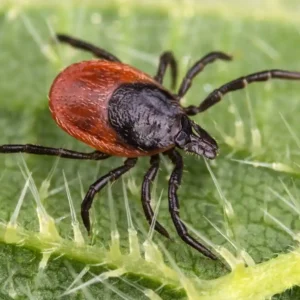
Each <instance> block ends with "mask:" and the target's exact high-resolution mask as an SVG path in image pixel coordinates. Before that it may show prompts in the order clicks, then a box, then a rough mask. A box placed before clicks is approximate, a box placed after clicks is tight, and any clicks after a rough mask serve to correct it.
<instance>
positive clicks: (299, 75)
mask: <svg viewBox="0 0 300 300" xmlns="http://www.w3.org/2000/svg"><path fill="white" fill-rule="evenodd" d="M271 78H274V79H287V80H300V72H289V71H285V70H267V71H262V72H257V73H253V74H250V75H247V76H243V77H240V78H238V79H235V80H232V81H230V82H228V83H226V84H224V85H222V86H221V87H220V88H218V89H216V90H214V91H213V92H211V93H210V94H209V95H208V96H207V97H206V98H205V99H204V100H203V101H202V103H201V104H200V105H199V106H194V105H191V106H188V107H186V108H185V112H186V114H188V115H190V116H193V115H196V114H197V113H199V112H203V111H205V110H207V109H208V108H210V107H211V106H213V105H215V104H216V103H218V102H219V101H221V100H222V98H223V96H224V95H225V94H227V93H229V92H233V91H236V90H240V89H243V88H245V87H246V86H247V85H248V84H249V83H252V82H256V81H267V80H269V79H271Z"/></svg>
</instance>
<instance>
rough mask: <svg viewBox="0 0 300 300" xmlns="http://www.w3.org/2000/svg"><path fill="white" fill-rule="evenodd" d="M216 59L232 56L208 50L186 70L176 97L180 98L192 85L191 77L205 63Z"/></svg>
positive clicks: (202, 67)
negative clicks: (208, 51)
mask: <svg viewBox="0 0 300 300" xmlns="http://www.w3.org/2000/svg"><path fill="white" fill-rule="evenodd" d="M217 59H221V60H232V57H231V56H230V55H228V54H226V53H223V52H219V51H216V52H210V53H208V54H207V55H205V56H204V57H202V58H201V59H199V60H198V61H196V62H195V63H194V65H193V66H192V67H191V68H190V69H189V70H188V71H187V73H186V75H185V77H184V78H183V80H182V83H181V85H180V88H179V90H178V98H179V99H181V98H182V97H183V96H184V95H185V94H186V92H187V91H188V90H189V88H190V87H191V85H192V81H193V79H194V78H195V77H196V76H197V75H198V74H199V73H200V72H201V71H202V70H203V69H204V67H205V66H206V65H207V64H210V63H212V62H214V61H215V60H217Z"/></svg>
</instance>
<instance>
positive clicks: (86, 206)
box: [81, 158, 137, 232]
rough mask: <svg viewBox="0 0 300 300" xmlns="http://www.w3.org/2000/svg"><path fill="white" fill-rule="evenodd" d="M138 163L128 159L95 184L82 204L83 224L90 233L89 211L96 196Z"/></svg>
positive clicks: (134, 159) (133, 159)
mask: <svg viewBox="0 0 300 300" xmlns="http://www.w3.org/2000/svg"><path fill="white" fill-rule="evenodd" d="M136 162H137V158H128V159H126V160H125V162H124V165H123V166H121V167H119V168H116V169H114V170H112V171H110V172H109V173H108V174H106V175H104V176H102V177H101V178H99V179H98V180H97V181H96V182H95V183H93V184H92V185H91V186H90V188H89V190H88V192H87V194H86V195H85V197H84V199H83V201H82V203H81V217H82V221H83V224H84V226H85V228H86V229H87V231H88V232H90V230H91V224H90V215H89V210H90V208H91V206H92V203H93V200H94V197H95V195H96V194H97V193H98V192H100V190H101V189H102V188H103V187H105V186H106V184H107V183H108V182H109V181H115V180H117V179H118V178H119V177H121V176H122V175H123V174H124V173H126V172H127V171H129V170H130V169H131V168H132V167H134V165H135V164H136Z"/></svg>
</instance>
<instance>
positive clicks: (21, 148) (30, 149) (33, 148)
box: [0, 144, 110, 160]
mask: <svg viewBox="0 0 300 300" xmlns="http://www.w3.org/2000/svg"><path fill="white" fill-rule="evenodd" d="M20 152H23V153H31V154H38V155H50V156H59V157H63V158H71V159H90V160H101V159H106V158H108V157H110V155H108V154H105V153H102V152H99V151H94V152H91V153H82V152H77V151H72V150H68V149H63V148H51V147H44V146H39V145H31V144H25V145H2V146H0V153H20Z"/></svg>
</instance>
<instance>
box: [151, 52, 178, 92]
mask: <svg viewBox="0 0 300 300" xmlns="http://www.w3.org/2000/svg"><path fill="white" fill-rule="evenodd" d="M168 66H170V70H171V88H172V89H175V87H176V83H177V75H178V74H177V72H178V70H177V62H176V60H175V58H174V55H173V53H172V52H171V51H166V52H163V53H162V54H161V56H160V58H159V65H158V69H157V73H156V75H155V76H154V79H155V80H156V81H158V82H159V83H160V84H162V83H163V79H164V76H165V73H166V70H167V67H168Z"/></svg>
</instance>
